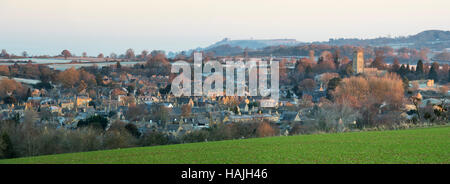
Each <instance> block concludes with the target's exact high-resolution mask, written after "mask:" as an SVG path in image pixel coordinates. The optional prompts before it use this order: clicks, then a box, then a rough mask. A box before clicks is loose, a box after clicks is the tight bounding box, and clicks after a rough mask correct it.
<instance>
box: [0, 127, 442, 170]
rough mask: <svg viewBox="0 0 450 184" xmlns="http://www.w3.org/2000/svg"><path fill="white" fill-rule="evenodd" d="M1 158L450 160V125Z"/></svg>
mask: <svg viewBox="0 0 450 184" xmlns="http://www.w3.org/2000/svg"><path fill="white" fill-rule="evenodd" d="M0 163H233V164H234V163H258V164H259V163H261V164H262V163H447V164H448V163H450V127H435V128H421V129H409V130H397V131H371V132H352V133H336V134H317V135H299V136H287V137H270V138H255V139H244V140H230V141H217V142H206V143H192V144H178V145H166V146H153V147H141V148H129V149H117V150H106V151H94V152H83V153H70V154H60V155H47V156H38V157H27V158H18V159H9V160H0Z"/></svg>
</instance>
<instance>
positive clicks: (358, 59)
mask: <svg viewBox="0 0 450 184" xmlns="http://www.w3.org/2000/svg"><path fill="white" fill-rule="evenodd" d="M353 73H354V74H359V73H364V52H363V51H362V50H361V49H358V50H355V52H353Z"/></svg>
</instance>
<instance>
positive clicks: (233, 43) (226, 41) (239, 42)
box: [206, 38, 302, 49]
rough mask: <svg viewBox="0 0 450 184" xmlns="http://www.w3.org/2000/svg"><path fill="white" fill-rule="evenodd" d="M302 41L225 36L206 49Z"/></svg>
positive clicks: (295, 43)
mask: <svg viewBox="0 0 450 184" xmlns="http://www.w3.org/2000/svg"><path fill="white" fill-rule="evenodd" d="M300 43H302V42H299V41H297V40H295V39H268V40H253V39H251V40H231V39H228V38H225V39H223V40H221V41H219V42H216V43H214V44H212V45H210V46H208V47H206V49H211V48H214V47H218V46H221V45H229V46H231V47H240V48H243V49H245V48H248V49H262V48H264V47H268V46H278V45H286V46H294V45H298V44H300Z"/></svg>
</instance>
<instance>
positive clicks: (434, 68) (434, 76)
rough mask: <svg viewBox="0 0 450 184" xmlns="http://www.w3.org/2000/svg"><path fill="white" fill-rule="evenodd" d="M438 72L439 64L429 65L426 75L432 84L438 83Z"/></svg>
mask: <svg viewBox="0 0 450 184" xmlns="http://www.w3.org/2000/svg"><path fill="white" fill-rule="evenodd" d="M438 71H439V64H438V63H437V62H434V63H433V64H432V65H431V69H430V73H428V79H433V80H434V82H438V81H439V76H438Z"/></svg>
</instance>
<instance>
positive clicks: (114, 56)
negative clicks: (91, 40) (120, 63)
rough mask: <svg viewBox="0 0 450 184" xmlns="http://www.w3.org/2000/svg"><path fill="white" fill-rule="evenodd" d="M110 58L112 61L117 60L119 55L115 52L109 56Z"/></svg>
mask: <svg viewBox="0 0 450 184" xmlns="http://www.w3.org/2000/svg"><path fill="white" fill-rule="evenodd" d="M109 57H110V58H112V59H116V58H117V54H116V53H114V52H113V53H111V54H110V55H109Z"/></svg>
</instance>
